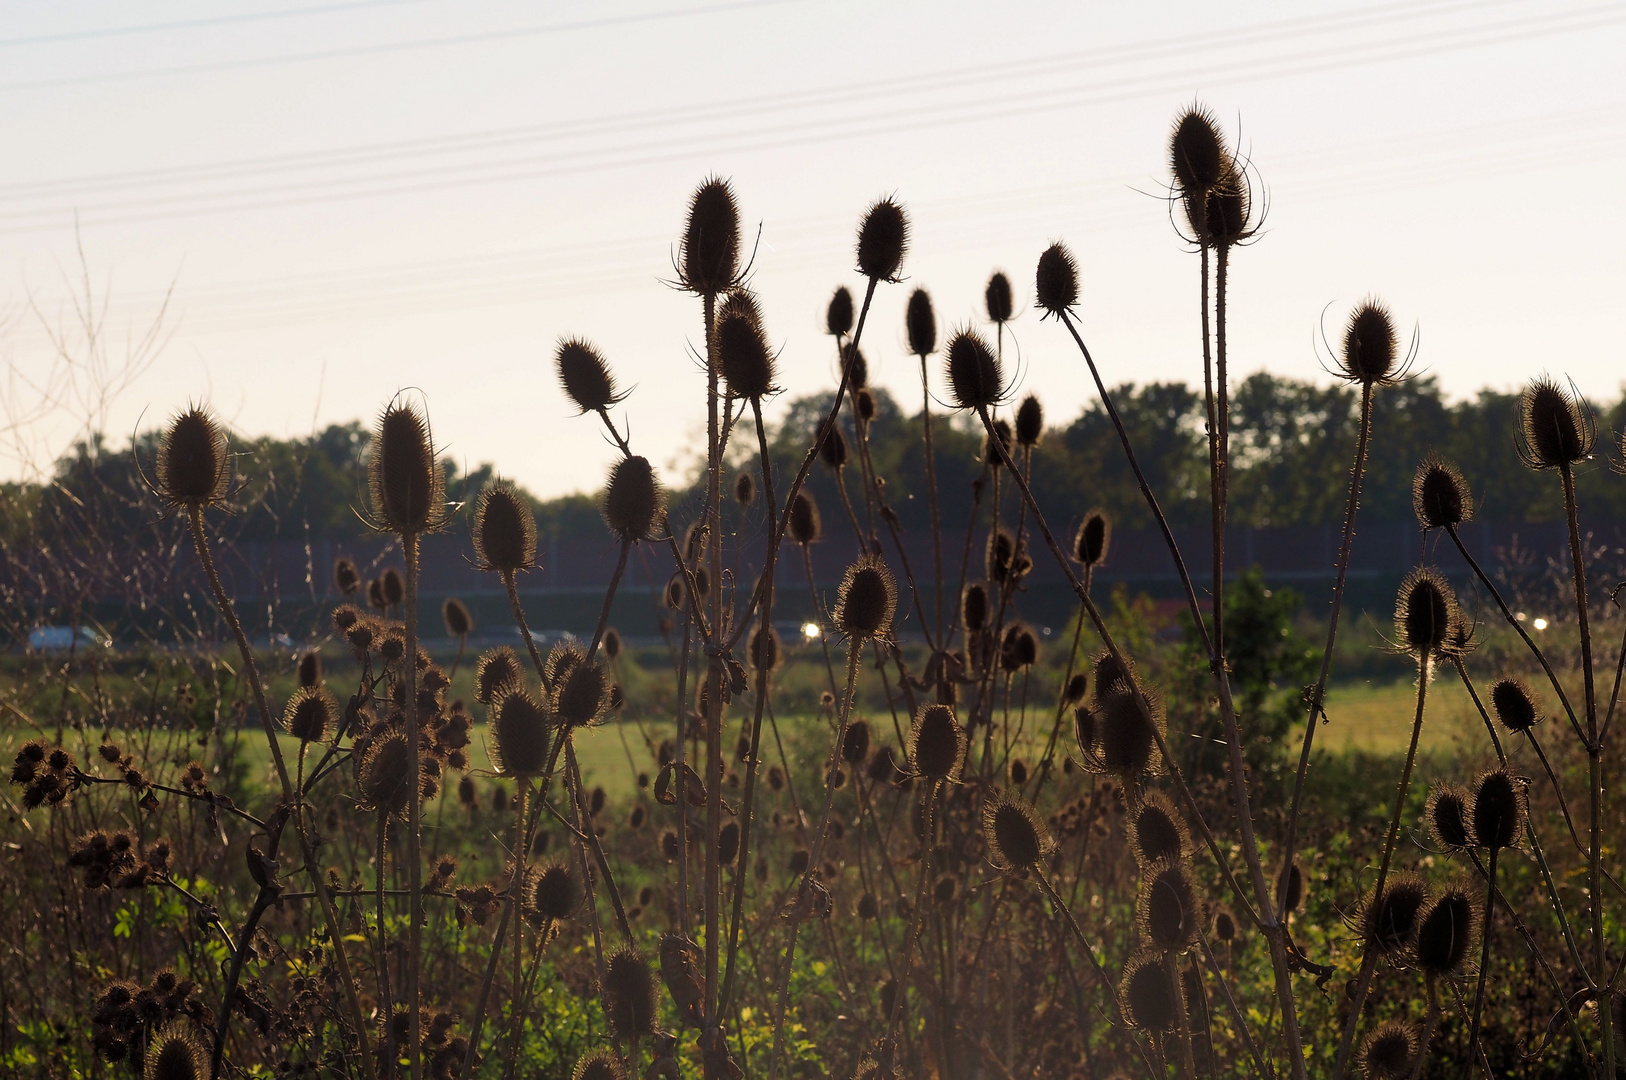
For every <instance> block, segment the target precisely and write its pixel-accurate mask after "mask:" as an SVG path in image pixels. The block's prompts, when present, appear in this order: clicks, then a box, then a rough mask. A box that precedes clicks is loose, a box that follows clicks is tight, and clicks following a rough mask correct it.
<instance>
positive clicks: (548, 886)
mask: <svg viewBox="0 0 1626 1080" xmlns="http://www.w3.org/2000/svg"><path fill="white" fill-rule="evenodd" d="M525 897H526V899H527V901H529V904H530V907H531V908H532V909H533V910H534V911H536V912H538V913H539V914H540V915H541V916H542V917H543V918H545V919H554V920H558V919H568V918H570V916H572V915H574V914H575V913H576V909H577V908H578V907H580V906H581V902H582V885H581V881H580V880H579V879H578V878H577V876H576V873H575V871H574V870H572V869H571V868H570V867H569V866H568V865H566V864H564V863H549V864H547V865H545V866H539V867H536V868H535V869H533V870H532V871H531V873H530V875H529V880H528V881H527V882H526V889H525Z"/></svg>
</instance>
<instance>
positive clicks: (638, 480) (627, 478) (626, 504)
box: [603, 454, 666, 543]
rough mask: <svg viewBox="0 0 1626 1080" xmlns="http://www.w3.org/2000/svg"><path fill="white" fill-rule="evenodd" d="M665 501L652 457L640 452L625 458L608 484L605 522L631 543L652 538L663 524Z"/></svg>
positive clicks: (611, 472)
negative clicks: (662, 515) (650, 460)
mask: <svg viewBox="0 0 1626 1080" xmlns="http://www.w3.org/2000/svg"><path fill="white" fill-rule="evenodd" d="M665 502H666V497H665V495H664V494H663V493H662V491H661V485H660V483H659V481H657V480H656V479H655V470H654V469H653V468H652V467H651V466H650V464H649V459H648V458H645V457H640V456H638V455H637V454H634V455H632V456H631V457H625V458H622V459H621V460H620V461H618V462H616V463H615V466H614V467H613V468H612V469H611V470H610V481H609V483H608V484H606V485H605V487H604V507H603V511H604V523H605V524H606V525H608V526H609V527H610V531H611V532H613V533H615V535H617V536H619V537H620V538H621V539H622V540H624V541H627V542H629V543H637V542H639V541H640V540H648V539H650V538H651V537H652V536H654V534H655V529H656V528H657V526H659V524H660V520H661V514H662V510H663V509H664V506H665Z"/></svg>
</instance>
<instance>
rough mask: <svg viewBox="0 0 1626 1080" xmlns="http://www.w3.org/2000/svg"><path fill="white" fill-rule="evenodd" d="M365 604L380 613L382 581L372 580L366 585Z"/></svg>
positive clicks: (382, 601)
mask: <svg viewBox="0 0 1626 1080" xmlns="http://www.w3.org/2000/svg"><path fill="white" fill-rule="evenodd" d="M367 603H368V604H369V605H371V606H372V607H375V608H378V609H379V610H380V611H382V610H383V609H384V607H385V606H386V605H385V600H384V579H383V578H373V580H371V581H369V582H368V583H367Z"/></svg>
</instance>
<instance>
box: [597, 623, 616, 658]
mask: <svg viewBox="0 0 1626 1080" xmlns="http://www.w3.org/2000/svg"><path fill="white" fill-rule="evenodd" d="M599 644H600V645H601V646H602V647H603V649H604V658H605V659H606V660H608V661H610V662H611V663H612V664H613V663H615V661H616V658H617V657H619V656H620V655H621V632H620V631H619V630H617V629H616V628H615V627H613V626H611V627H609V628H607V629H606V630H605V631H604V637H603V638H602V639H601V640H600V641H599Z"/></svg>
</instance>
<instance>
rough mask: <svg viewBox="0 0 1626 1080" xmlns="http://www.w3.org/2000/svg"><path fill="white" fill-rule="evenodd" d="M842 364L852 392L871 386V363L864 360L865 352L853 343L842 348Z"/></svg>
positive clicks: (848, 343)
mask: <svg viewBox="0 0 1626 1080" xmlns="http://www.w3.org/2000/svg"><path fill="white" fill-rule="evenodd" d="M841 362H842V364H843V366H844V367H845V369H846V372H847V386H848V388H849V389H852V390H862V389H864V388H865V387H867V386H868V385H869V361H868V360H867V359H865V358H864V350H863V349H860V348H858V347H857V346H856V345H854V344H853V343H852V342H850V341H849V342H847V344H845V345H843V346H842V347H841Z"/></svg>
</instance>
